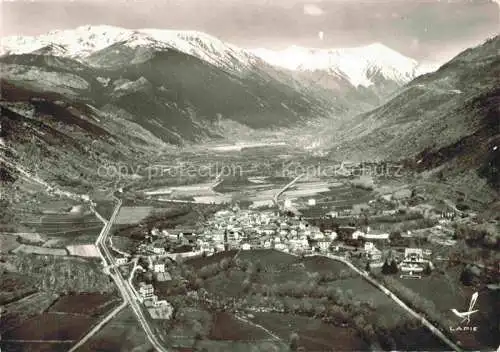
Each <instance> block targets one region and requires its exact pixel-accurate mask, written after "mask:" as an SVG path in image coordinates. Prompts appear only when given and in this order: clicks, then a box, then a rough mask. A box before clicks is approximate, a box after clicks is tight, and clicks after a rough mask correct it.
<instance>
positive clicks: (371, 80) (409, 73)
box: [250, 43, 418, 87]
mask: <svg viewBox="0 0 500 352" xmlns="http://www.w3.org/2000/svg"><path fill="white" fill-rule="evenodd" d="M250 51H251V52H252V53H253V54H255V55H257V56H259V57H260V58H262V59H263V60H265V61H266V62H268V63H269V64H271V65H274V66H277V67H282V68H285V69H288V70H292V71H308V72H317V71H323V72H325V73H326V74H328V75H331V76H335V77H339V78H345V79H347V80H348V81H349V82H350V83H351V84H352V85H353V86H354V87H360V86H361V87H370V86H372V85H374V84H376V82H375V81H376V80H377V79H378V78H383V79H385V80H389V81H393V82H396V83H397V84H399V85H403V84H405V83H407V82H409V81H410V80H412V79H413V78H414V77H415V76H416V74H417V67H418V62H417V61H416V60H413V59H411V58H409V57H406V56H404V55H402V54H400V53H398V52H397V51H394V50H392V49H390V48H388V47H387V46H385V45H383V44H380V43H374V44H370V45H367V46H362V47H355V48H339V49H315V48H304V47H299V46H290V47H288V48H286V49H285V50H281V51H273V50H268V49H262V48H259V49H253V50H250Z"/></svg>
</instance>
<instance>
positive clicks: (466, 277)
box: [460, 266, 474, 286]
mask: <svg viewBox="0 0 500 352" xmlns="http://www.w3.org/2000/svg"><path fill="white" fill-rule="evenodd" d="M460 281H461V282H462V284H464V285H465V286H471V285H472V284H473V283H474V274H473V273H472V270H471V268H470V266H466V267H465V268H464V270H462V274H461V275H460Z"/></svg>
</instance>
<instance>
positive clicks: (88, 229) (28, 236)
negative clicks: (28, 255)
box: [18, 212, 102, 255]
mask: <svg viewBox="0 0 500 352" xmlns="http://www.w3.org/2000/svg"><path fill="white" fill-rule="evenodd" d="M21 225H22V226H23V228H24V231H23V233H19V234H18V235H19V237H20V241H22V243H25V244H30V245H42V244H43V245H44V246H46V247H47V242H48V243H50V247H56V248H59V249H62V250H64V251H65V252H66V249H65V247H66V246H67V245H73V244H87V243H93V242H94V240H95V238H96V237H97V236H98V234H99V231H100V230H101V228H102V222H101V221H100V220H99V219H97V217H95V215H94V214H92V213H78V212H77V213H62V214H42V215H40V214H30V215H25V216H24V217H23V220H22V222H21ZM23 250H24V249H23ZM27 250H33V251H34V250H35V249H33V248H32V249H27ZM37 251H38V252H39V253H40V254H46V253H42V252H43V251H44V250H37ZM54 253H56V252H54ZM47 254H49V253H47ZM65 254H67V253H65ZM49 255H51V254H49ZM53 255H61V254H53Z"/></svg>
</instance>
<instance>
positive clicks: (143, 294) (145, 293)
mask: <svg viewBox="0 0 500 352" xmlns="http://www.w3.org/2000/svg"><path fill="white" fill-rule="evenodd" d="M153 295H154V288H153V285H151V284H146V283H145V282H141V283H139V299H142V300H145V299H148V298H152V297H153Z"/></svg>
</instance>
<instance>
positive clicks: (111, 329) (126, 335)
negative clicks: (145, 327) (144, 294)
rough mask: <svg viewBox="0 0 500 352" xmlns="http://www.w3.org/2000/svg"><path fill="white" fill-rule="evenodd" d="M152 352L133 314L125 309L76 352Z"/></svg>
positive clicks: (128, 309)
mask: <svg viewBox="0 0 500 352" xmlns="http://www.w3.org/2000/svg"><path fill="white" fill-rule="evenodd" d="M95 351H99V352H115V351H130V352H131V351H134V352H153V351H154V349H153V347H152V346H151V344H150V343H149V341H148V339H147V337H146V335H145V334H144V332H143V331H142V328H141V327H140V325H139V323H138V322H137V319H136V318H135V316H134V313H133V312H132V310H131V309H130V308H125V309H124V310H122V311H121V312H120V313H118V314H117V315H116V317H114V318H113V319H112V320H111V321H110V322H109V323H108V324H106V325H105V326H104V327H103V329H102V330H100V331H99V332H98V333H97V334H96V335H94V336H93V337H92V338H91V339H90V340H89V341H88V342H87V343H86V344H85V345H83V346H82V347H81V348H80V349H78V352H95Z"/></svg>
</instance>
